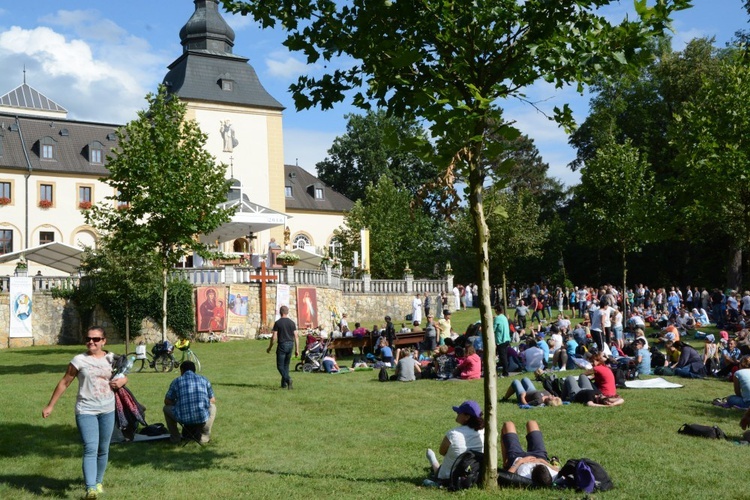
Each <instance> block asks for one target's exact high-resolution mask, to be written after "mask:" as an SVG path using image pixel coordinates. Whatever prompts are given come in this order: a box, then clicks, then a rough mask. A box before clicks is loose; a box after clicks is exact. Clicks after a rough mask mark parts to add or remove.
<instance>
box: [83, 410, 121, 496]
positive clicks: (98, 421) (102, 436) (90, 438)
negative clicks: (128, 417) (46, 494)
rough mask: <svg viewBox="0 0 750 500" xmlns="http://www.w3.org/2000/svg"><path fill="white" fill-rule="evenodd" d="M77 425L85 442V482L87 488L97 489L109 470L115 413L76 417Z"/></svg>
mask: <svg viewBox="0 0 750 500" xmlns="http://www.w3.org/2000/svg"><path fill="white" fill-rule="evenodd" d="M76 425H77V426H78V432H80V433H81V441H83V480H84V482H85V483H86V488H96V485H97V484H98V483H101V482H102V481H103V480H104V471H105V470H106V469H107V461H108V460H109V440H110V439H111V438H112V429H114V427H115V412H114V411H111V412H109V413H100V414H98V415H76Z"/></svg>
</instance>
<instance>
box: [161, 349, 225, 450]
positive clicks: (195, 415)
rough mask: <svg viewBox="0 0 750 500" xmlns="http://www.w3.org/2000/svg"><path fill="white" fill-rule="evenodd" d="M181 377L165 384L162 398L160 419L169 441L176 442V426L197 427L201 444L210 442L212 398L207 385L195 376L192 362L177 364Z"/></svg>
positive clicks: (213, 408) (178, 439)
mask: <svg viewBox="0 0 750 500" xmlns="http://www.w3.org/2000/svg"><path fill="white" fill-rule="evenodd" d="M180 372H181V375H180V376H179V377H177V378H176V379H174V380H173V381H172V383H171V384H170V385H169V390H168V391H167V394H166V396H164V418H165V419H166V421H167V429H169V434H170V439H171V441H172V442H173V443H179V442H180V433H179V431H178V430H177V424H178V423H179V424H182V425H183V426H186V425H189V426H191V427H200V438H199V442H200V443H201V444H204V443H208V441H209V440H210V439H211V426H212V425H213V424H214V418H216V398H215V397H214V390H213V388H212V387H211V382H209V381H208V379H207V378H206V377H203V376H201V375H197V374H196V373H195V363H193V362H192V361H185V362H184V363H182V364H181V365H180Z"/></svg>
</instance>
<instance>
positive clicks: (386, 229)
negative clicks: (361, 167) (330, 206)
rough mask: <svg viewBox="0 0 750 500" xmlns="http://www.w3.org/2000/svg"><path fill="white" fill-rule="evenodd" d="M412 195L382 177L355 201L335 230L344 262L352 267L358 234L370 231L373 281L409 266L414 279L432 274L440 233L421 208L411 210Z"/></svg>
mask: <svg viewBox="0 0 750 500" xmlns="http://www.w3.org/2000/svg"><path fill="white" fill-rule="evenodd" d="M411 200H412V195H411V194H410V193H409V192H408V191H406V190H405V189H399V188H397V187H396V186H395V185H394V183H393V181H392V180H391V179H390V178H389V177H388V176H387V175H383V176H382V177H380V180H379V181H378V183H377V184H376V185H374V186H373V185H372V184H371V185H369V186H368V187H367V188H366V189H365V196H364V198H363V199H361V200H359V201H356V202H355V203H354V206H353V207H352V209H351V210H350V211H349V212H348V213H347V214H346V216H345V218H344V226H343V227H341V228H339V229H338V230H336V232H335V238H336V241H338V242H340V243H341V253H342V259H343V260H344V262H346V263H349V264H351V263H352V256H353V254H354V252H355V251H359V249H360V230H361V229H365V228H367V229H369V230H370V263H369V267H370V273H371V274H372V276H373V277H375V278H389V277H393V276H399V275H401V274H403V272H404V268H406V266H407V265H408V266H409V267H410V268H412V270H413V271H414V274H415V275H416V276H430V275H432V274H433V268H434V264H435V263H436V262H438V260H436V259H439V257H438V255H439V254H440V253H441V249H440V247H439V235H440V233H441V232H440V229H439V224H438V222H437V220H436V219H434V218H431V217H430V216H428V215H427V214H426V213H425V212H424V211H422V210H421V208H420V207H412V206H411Z"/></svg>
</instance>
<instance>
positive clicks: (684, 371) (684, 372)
mask: <svg viewBox="0 0 750 500" xmlns="http://www.w3.org/2000/svg"><path fill="white" fill-rule="evenodd" d="M674 374H675V375H679V376H680V377H684V378H703V376H702V375H700V374H698V373H693V372H692V371H690V366H683V367H681V368H675V369H674Z"/></svg>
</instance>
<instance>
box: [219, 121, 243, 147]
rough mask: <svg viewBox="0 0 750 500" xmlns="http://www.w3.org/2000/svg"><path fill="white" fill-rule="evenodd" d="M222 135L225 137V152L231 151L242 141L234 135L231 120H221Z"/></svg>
mask: <svg viewBox="0 0 750 500" xmlns="http://www.w3.org/2000/svg"><path fill="white" fill-rule="evenodd" d="M221 137H222V138H223V139H224V152H225V153H231V152H232V151H234V148H236V147H237V145H238V144H239V143H240V141H238V140H237V139H236V138H235V136H234V127H233V126H232V124H231V122H230V121H229V120H224V121H222V122H221Z"/></svg>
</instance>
